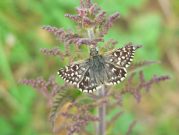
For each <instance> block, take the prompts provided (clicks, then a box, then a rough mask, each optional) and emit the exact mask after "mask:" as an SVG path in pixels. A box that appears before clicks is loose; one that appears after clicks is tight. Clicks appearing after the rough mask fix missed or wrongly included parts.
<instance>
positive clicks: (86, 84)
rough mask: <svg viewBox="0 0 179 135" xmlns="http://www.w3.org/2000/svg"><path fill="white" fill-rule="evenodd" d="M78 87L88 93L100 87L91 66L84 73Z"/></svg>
mask: <svg viewBox="0 0 179 135" xmlns="http://www.w3.org/2000/svg"><path fill="white" fill-rule="evenodd" d="M77 87H78V88H79V89H80V90H81V91H82V92H88V93H91V92H93V91H96V89H97V88H98V87H99V84H97V82H96V79H95V76H94V75H93V71H92V70H91V69H90V68H89V69H88V70H87V71H86V72H85V73H84V75H83V77H82V79H81V80H80V82H79V83H78V85H77Z"/></svg>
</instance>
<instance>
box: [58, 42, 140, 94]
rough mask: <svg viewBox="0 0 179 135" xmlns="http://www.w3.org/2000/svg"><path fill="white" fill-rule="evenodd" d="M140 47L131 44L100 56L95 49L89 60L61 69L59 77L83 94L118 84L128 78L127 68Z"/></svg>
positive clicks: (91, 51)
mask: <svg viewBox="0 0 179 135" xmlns="http://www.w3.org/2000/svg"><path fill="white" fill-rule="evenodd" d="M140 47H141V46H135V45H133V44H131V43H130V44H127V45H126V46H124V47H123V48H119V49H116V50H114V51H111V52H109V53H106V54H104V55H100V54H99V53H98V50H97V48H94V47H93V48H91V49H90V57H89V58H88V59H86V60H83V61H80V62H75V63H73V64H71V65H69V66H66V67H65V68H62V69H60V70H59V71H58V75H60V76H61V77H62V78H63V79H64V80H65V81H66V82H68V83H71V84H73V85H75V86H76V87H77V88H79V89H80V90H81V91H82V92H88V93H91V92H93V91H96V90H97V89H99V88H100V87H101V86H102V85H115V84H118V83H120V82H121V81H123V80H124V79H125V78H126V76H127V69H126V68H127V67H128V66H129V65H130V64H131V62H132V60H133V57H134V53H135V51H136V50H137V49H138V48H140Z"/></svg>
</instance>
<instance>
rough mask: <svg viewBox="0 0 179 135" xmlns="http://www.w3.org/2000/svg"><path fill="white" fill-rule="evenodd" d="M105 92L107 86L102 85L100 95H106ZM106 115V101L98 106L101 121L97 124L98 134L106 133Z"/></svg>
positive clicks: (103, 134) (101, 96)
mask: <svg viewBox="0 0 179 135" xmlns="http://www.w3.org/2000/svg"><path fill="white" fill-rule="evenodd" d="M105 93H106V91H105V86H104V85H102V87H101V89H100V90H98V95H99V97H100V98H103V97H104V96H105ZM105 116H106V103H102V104H101V105H100V106H99V108H98V117H99V123H98V125H97V135H105V129H106V122H105Z"/></svg>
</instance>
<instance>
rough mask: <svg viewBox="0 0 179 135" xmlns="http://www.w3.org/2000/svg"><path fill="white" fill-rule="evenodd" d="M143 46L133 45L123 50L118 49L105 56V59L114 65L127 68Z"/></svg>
mask: <svg viewBox="0 0 179 135" xmlns="http://www.w3.org/2000/svg"><path fill="white" fill-rule="evenodd" d="M140 47H141V46H134V45H132V44H128V45H126V46H125V47H123V48H119V49H116V50H115V51H113V52H111V53H110V54H107V55H105V56H104V57H105V59H106V61H107V62H110V63H113V64H114V65H117V66H119V67H124V68H127V67H128V66H129V65H130V64H131V62H132V60H133V57H134V53H135V51H136V50H137V49H138V48H140Z"/></svg>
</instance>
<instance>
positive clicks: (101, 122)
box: [87, 28, 106, 135]
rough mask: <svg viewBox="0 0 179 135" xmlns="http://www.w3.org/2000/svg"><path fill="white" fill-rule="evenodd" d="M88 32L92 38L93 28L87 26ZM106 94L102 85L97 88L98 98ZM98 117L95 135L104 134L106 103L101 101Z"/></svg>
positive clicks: (93, 36) (93, 35)
mask: <svg viewBox="0 0 179 135" xmlns="http://www.w3.org/2000/svg"><path fill="white" fill-rule="evenodd" d="M87 32H88V38H89V39H94V38H95V34H94V30H93V28H89V29H88V30H87ZM105 94H106V91H105V86H104V85H102V87H101V88H100V89H99V90H98V96H99V98H103V97H104V96H105ZM97 115H98V118H99V122H98V124H97V128H96V135H105V129H106V122H105V116H106V103H102V104H100V105H99V107H98V114H97Z"/></svg>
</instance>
